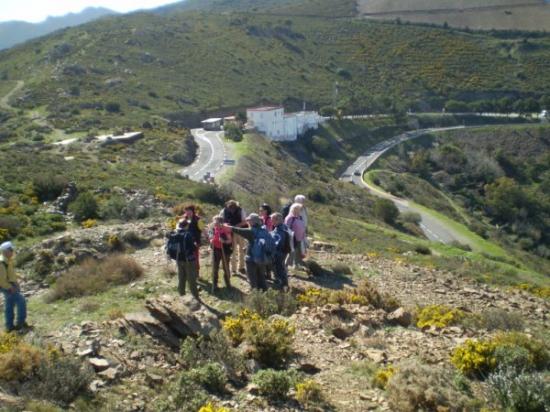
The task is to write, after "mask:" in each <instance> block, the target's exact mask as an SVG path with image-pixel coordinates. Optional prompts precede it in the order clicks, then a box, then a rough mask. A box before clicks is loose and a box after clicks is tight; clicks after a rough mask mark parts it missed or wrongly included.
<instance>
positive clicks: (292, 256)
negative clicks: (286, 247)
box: [285, 203, 306, 267]
mask: <svg viewBox="0 0 550 412" xmlns="http://www.w3.org/2000/svg"><path fill="white" fill-rule="evenodd" d="M301 212H302V205H301V204H300V203H294V204H293V205H292V206H291V207H290V212H289V214H288V216H287V217H286V219H285V225H286V226H287V227H288V229H289V230H290V231H291V232H292V233H293V236H294V250H293V251H292V252H290V253H289V255H288V259H287V260H286V264H287V266H293V267H296V266H297V265H301V266H304V261H303V259H304V258H305V254H306V247H305V242H306V225H305V223H304V221H303V219H302V216H301Z"/></svg>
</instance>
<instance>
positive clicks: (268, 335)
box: [222, 309, 296, 367]
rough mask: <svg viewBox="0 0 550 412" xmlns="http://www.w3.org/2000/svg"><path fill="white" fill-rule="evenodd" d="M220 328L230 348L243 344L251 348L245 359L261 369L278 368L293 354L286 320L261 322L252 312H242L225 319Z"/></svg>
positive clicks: (290, 329) (291, 334)
mask: <svg viewBox="0 0 550 412" xmlns="http://www.w3.org/2000/svg"><path fill="white" fill-rule="evenodd" d="M222 326H223V330H224V332H225V333H226V335H227V337H228V338H229V340H230V341H231V342H232V343H233V345H239V344H240V343H242V342H244V341H245V342H247V343H248V344H250V346H251V348H252V349H251V351H250V353H249V355H250V356H251V357H252V358H254V359H256V360H257V361H258V362H260V363H261V364H263V365H265V366H270V367H278V366H281V365H283V364H284V363H286V361H287V360H288V359H289V358H290V356H291V355H292V354H293V349H292V342H293V340H294V334H295V332H296V330H295V328H294V326H292V325H291V324H290V322H289V321H287V320H286V319H283V318H280V317H276V318H270V319H262V317H261V316H260V315H258V314H257V313H256V312H252V311H250V310H248V309H243V310H241V312H240V313H239V314H238V315H237V316H230V317H228V318H227V319H225V320H224V321H223V322H222Z"/></svg>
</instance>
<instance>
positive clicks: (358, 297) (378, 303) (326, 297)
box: [296, 281, 399, 309]
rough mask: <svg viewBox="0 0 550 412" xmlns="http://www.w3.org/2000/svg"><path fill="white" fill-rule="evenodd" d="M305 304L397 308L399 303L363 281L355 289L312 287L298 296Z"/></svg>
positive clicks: (299, 301) (301, 302)
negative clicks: (333, 289)
mask: <svg viewBox="0 0 550 412" xmlns="http://www.w3.org/2000/svg"><path fill="white" fill-rule="evenodd" d="M296 299H297V300H298V303H300V304H301V305H303V306H323V305H326V304H327V303H333V304H338V305H346V304H347V305H350V304H351V305H361V306H367V305H373V306H374V307H376V308H382V309H386V308H388V309H396V308H397V307H399V303H398V302H396V301H394V300H392V299H391V298H389V297H387V296H382V295H380V293H378V291H377V290H376V289H375V288H374V287H373V286H372V285H370V284H369V283H368V282H366V281H365V282H363V283H362V284H361V285H359V286H358V287H357V288H355V289H345V290H336V291H330V290H326V289H319V288H310V289H307V290H306V291H305V292H304V293H301V294H300V295H298V296H297V298H296Z"/></svg>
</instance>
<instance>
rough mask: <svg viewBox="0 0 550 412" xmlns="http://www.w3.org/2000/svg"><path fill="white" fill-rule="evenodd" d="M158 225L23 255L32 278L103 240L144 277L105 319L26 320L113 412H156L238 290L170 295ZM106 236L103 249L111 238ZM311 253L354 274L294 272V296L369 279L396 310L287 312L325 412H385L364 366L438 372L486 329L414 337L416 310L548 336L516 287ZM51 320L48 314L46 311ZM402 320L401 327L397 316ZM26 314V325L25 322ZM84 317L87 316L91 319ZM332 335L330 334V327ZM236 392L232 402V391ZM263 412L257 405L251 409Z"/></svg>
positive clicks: (39, 286) (543, 319)
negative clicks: (441, 308) (509, 320)
mask: <svg viewBox="0 0 550 412" xmlns="http://www.w3.org/2000/svg"><path fill="white" fill-rule="evenodd" d="M164 235H165V228H164V225H163V223H161V222H148V223H137V224H125V225H115V226H110V227H100V228H93V229H88V230H77V231H72V232H68V233H65V234H63V235H60V236H56V237H54V238H52V239H48V240H45V241H43V242H41V243H40V244H39V245H37V246H35V247H34V248H33V255H34V256H35V259H34V260H29V261H28V262H27V263H26V265H25V266H24V268H26V269H25V270H27V271H29V273H30V271H33V270H35V267H36V265H37V262H39V259H41V256H44V255H47V254H50V255H53V256H55V259H54V261H53V262H54V263H53V265H56V266H55V267H56V271H58V272H59V273H61V272H62V270H63V269H64V268H66V267H67V266H68V265H69V264H71V263H74V262H78V261H81V259H82V257H83V256H102V255H105V254H108V253H111V252H112V248H113V245H112V239H113V238H114V237H116V238H117V239H120V240H121V241H122V246H120V245H119V246H117V247H120V250H121V252H122V253H130V254H131V255H132V256H133V258H134V259H135V260H136V261H138V262H139V263H140V264H141V265H142V266H143V268H144V270H145V276H144V277H143V278H142V279H140V280H138V281H136V282H133V283H132V284H130V285H127V286H125V287H124V288H125V289H127V291H129V292H130V293H133V292H132V291H141V292H142V293H141V295H139V296H140V298H139V300H138V301H137V303H136V304H135V305H133V306H132V307H133V308H138V310H134V311H132V313H128V312H125V311H122V310H121V311H119V312H118V313H116V314H115V315H113V316H110V318H109V319H95V320H83V321H79V322H68V323H66V324H64V325H63V326H62V327H60V328H59V329H57V330H48V327H47V322H48V316H54V315H53V314H51V313H49V314H40V313H30V319H31V321H32V322H35V323H36V322H39V323H40V325H37V326H38V327H37V328H36V330H35V331H34V332H32V334H34V335H35V337H36V338H40V339H43V340H46V341H48V342H52V343H54V344H55V345H57V346H59V347H60V348H62V349H63V351H64V352H66V353H73V354H75V355H77V356H79V357H81V358H83V359H86V361H87V362H89V363H90V365H91V366H92V367H93V368H94V370H95V371H96V379H95V380H94V382H93V384H92V390H93V391H95V392H97V393H98V394H99V396H101V397H102V399H104V400H105V402H106V403H109V402H114V403H116V404H117V405H118V406H119V407H118V408H117V410H128V411H140V410H149V409H154V402H153V403H152V402H151V400H152V399H154V398H155V396H157V395H158V393H159V389H160V388H161V387H163V385H165V384H166V383H167V382H169V381H170V379H171V378H173V377H174V375H175V373H176V372H177V371H178V370H180V369H181V366H180V365H179V364H178V361H177V356H176V355H177V352H176V351H175V348H176V347H177V345H178V341H179V339H181V338H184V337H185V336H188V335H190V334H197V333H207V332H208V331H209V330H212V329H213V328H217V327H219V318H220V317H223V315H224V314H225V313H227V312H228V311H229V310H231V309H235V308H236V307H237V306H236V305H237V304H238V303H239V301H240V298H241V297H242V294H243V293H247V292H248V287H247V285H246V283H245V282H244V280H243V279H241V278H236V279H235V280H234V284H235V286H236V287H237V288H238V289H237V292H236V293H235V294H234V295H231V296H222V298H221V299H220V298H219V297H215V296H212V295H210V294H208V293H207V292H206V290H205V289H206V288H207V283H206V282H202V285H203V290H202V291H201V295H202V296H203V298H204V302H205V304H206V306H205V305H198V304H196V302H194V301H193V300H189V299H182V298H179V297H178V296H177V295H176V292H175V284H176V279H175V278H173V277H171V274H172V275H173V269H174V268H173V266H172V264H171V263H169V262H167V261H166V258H165V256H164V252H163V246H164V240H163V237H164ZM109 239H111V243H110V241H109ZM325 246H326V245H317V250H313V251H312V252H311V256H310V258H312V259H315V260H316V261H318V262H319V263H320V264H321V265H322V266H324V267H328V266H329V265H331V264H340V265H342V264H343V265H346V266H349V267H351V268H353V272H354V273H353V275H342V274H334V273H332V272H327V273H326V274H324V275H322V276H317V277H310V276H308V275H307V274H306V273H304V272H296V273H294V274H293V276H292V277H291V281H290V282H291V286H292V288H293V289H295V290H305V289H307V288H309V287H322V288H330V289H340V288H352V287H354V286H355V285H356V284H357V283H358V282H359V281H360V279H361V278H364V277H367V276H368V278H369V280H370V281H371V282H372V283H373V284H374V285H376V287H377V288H378V289H379V290H380V291H381V292H384V293H387V294H389V295H391V296H393V297H395V298H397V299H398V300H399V301H400V302H401V305H402V309H401V312H400V313H398V314H397V315H396V316H394V318H393V319H392V318H391V316H390V315H389V314H388V313H386V312H384V311H383V310H381V309H378V310H377V309H374V308H372V307H368V306H367V307H365V306H359V305H344V306H337V305H325V306H322V307H315V308H310V307H302V308H300V309H299V310H298V312H297V313H295V314H294V315H292V316H291V318H290V320H291V321H292V322H293V324H294V325H296V326H297V328H296V331H297V332H296V338H295V345H294V346H295V349H296V353H297V356H296V359H295V361H294V366H296V367H298V368H300V369H302V370H304V371H306V372H307V373H309V374H312V376H313V378H314V379H316V380H317V381H318V382H319V383H320V384H321V385H322V386H323V389H324V392H325V393H326V394H327V397H328V399H329V400H330V402H331V404H332V405H333V407H334V409H335V410H338V411H366V410H390V408H389V406H388V402H387V399H386V398H385V393H384V391H382V390H380V389H376V388H373V387H372V385H371V384H370V378H369V376H368V374H367V373H366V372H362V370H363V368H364V366H365V365H375V366H376V365H386V364H392V363H396V362H399V361H400V360H403V359H407V358H411V357H419V358H422V359H424V360H425V361H426V362H428V363H430V364H446V363H448V361H449V354H450V352H451V351H452V349H453V348H454V347H456V346H457V345H458V344H460V343H462V342H463V341H464V340H465V339H467V338H469V337H483V336H485V335H487V334H489V333H490V332H488V331H484V330H475V331H474V330H472V329H468V328H465V327H462V326H455V327H450V328H446V329H444V330H438V329H435V328H431V329H426V330H420V329H418V328H415V327H412V326H407V325H408V324H409V323H410V319H408V320H407V319H406V317H407V316H406V315H407V314H408V313H409V311H411V310H412V309H413V308H415V307H417V306H424V305H427V304H446V305H450V306H453V307H458V308H461V309H462V310H464V311H466V312H473V313H480V312H482V311H483V310H485V309H487V308H502V309H506V310H508V311H514V312H517V313H519V314H521V316H522V317H523V319H524V320H525V322H526V325H527V330H526V331H527V332H529V331H530V330H541V329H545V328H546V329H547V327H548V316H549V314H550V305H549V302H548V301H546V300H542V299H539V298H536V297H534V296H532V295H530V294H528V293H526V292H523V291H509V290H504V289H497V288H494V287H490V286H487V285H480V284H477V283H474V282H473V281H471V280H469V279H465V278H458V277H456V276H455V275H453V273H449V272H442V271H438V270H434V269H427V268H423V267H417V266H413V265H410V264H407V263H404V262H399V261H394V260H386V259H382V258H374V257H373V258H369V257H367V256H358V255H342V254H339V253H337V252H336V251H335V250H333V248H332V247H330V245H328V246H329V247H325ZM202 265H203V269H202V272H201V273H202V277H203V278H204V279H207V278H208V277H209V276H208V275H207V274H208V273H209V263H208V257H207V255H206V254H205V255H203V261H202ZM46 286H47V284H46V283H45V282H34V281H33V282H27V283H26V284H25V289H26V290H27V295H28V296H29V297H30V298H31V300H37V299H42V296H40V295H42V294H43V293H44V291H46V290H47V288H46ZM53 313H55V312H53ZM403 316H404V317H405V320H404V321H402V317H403ZM33 318H34V319H33ZM91 318H93V316H91ZM335 319H336V320H337V321H338V327H334V320H335ZM236 395H237V394H236ZM222 403H224V404H225V405H227V406H229V407H231V408H232V409H235V410H240V411H253V410H273V411H279V410H280V411H283V410H298V409H297V407H295V406H292V404H284V405H277V404H275V405H266V404H265V403H261V402H259V400H258V396H257V395H256V394H255V393H254V392H251V393H249V392H247V390H246V389H242V390H241V392H240V393H238V396H233V398H232V399H226V400H223V402H222ZM258 405H262V406H258Z"/></svg>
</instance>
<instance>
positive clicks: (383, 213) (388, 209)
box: [374, 199, 399, 225]
mask: <svg viewBox="0 0 550 412" xmlns="http://www.w3.org/2000/svg"><path fill="white" fill-rule="evenodd" d="M374 215H375V216H376V217H378V218H379V219H382V220H383V221H384V222H386V223H388V224H390V225H393V224H394V223H395V220H396V219H397V217H398V216H399V209H398V208H397V206H395V204H394V203H393V202H392V201H391V200H389V199H376V201H375V202H374Z"/></svg>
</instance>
